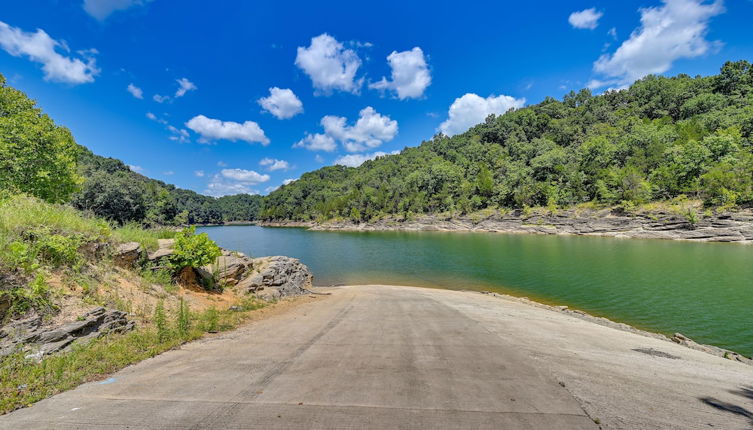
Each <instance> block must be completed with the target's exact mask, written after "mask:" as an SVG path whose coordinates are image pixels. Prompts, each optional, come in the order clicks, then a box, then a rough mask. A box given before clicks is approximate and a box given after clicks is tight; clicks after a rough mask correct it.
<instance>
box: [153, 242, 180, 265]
mask: <svg viewBox="0 0 753 430" xmlns="http://www.w3.org/2000/svg"><path fill="white" fill-rule="evenodd" d="M157 242H158V243H159V248H158V249H157V250H156V251H154V252H152V253H151V254H149V261H157V260H159V259H161V258H164V257H169V256H171V255H173V254H174V253H175V251H174V250H173V247H174V246H175V239H159V240H158V241H157Z"/></svg>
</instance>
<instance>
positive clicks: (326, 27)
mask: <svg viewBox="0 0 753 430" xmlns="http://www.w3.org/2000/svg"><path fill="white" fill-rule="evenodd" d="M751 22H753V1H747V0H734V1H733V0H726V1H722V0H717V1H715V2H711V1H708V0H706V1H703V0H642V1H639V2H636V1H620V2H614V1H569V2H562V1H537V2H515V3H512V2H499V1H495V2H491V1H489V2H465V3H458V2H450V1H432V2H406V1H400V2H392V1H383V2H379V3H378V4H366V3H362V4H359V3H357V2H355V3H354V2H345V1H342V2H336V1H329V2H325V1H320V2H300V3H299V4H292V3H288V2H248V1H232V0H224V1H222V2H208V1H192V0H183V1H181V2H174V1H168V0H151V1H150V0H80V1H73V0H70V1H64V0H22V1H21V0H19V1H14V0H5V1H4V2H3V7H2V10H0V73H3V74H4V75H5V76H6V78H7V79H8V81H9V83H10V84H11V85H13V86H15V87H17V88H20V89H21V90H23V91H25V92H26V93H27V94H29V95H30V96H31V97H32V98H34V99H36V100H37V101H38V102H39V104H40V105H41V107H42V108H43V109H44V110H45V111H46V112H47V113H49V114H50V115H51V116H52V117H53V118H54V119H55V120H56V121H57V122H58V123H59V124H62V125H65V126H67V127H68V128H70V129H71V131H72V132H73V135H74V136H75V138H76V140H77V142H78V143H80V144H82V145H85V146H87V147H89V148H90V149H92V150H93V151H94V152H95V153H97V154H100V155H104V156H111V157H116V158H119V159H121V160H123V161H124V162H126V163H127V164H129V165H131V166H133V167H132V168H133V169H134V170H137V171H140V172H141V173H143V174H145V175H147V176H150V177H154V178H157V179H161V180H163V181H165V182H169V183H174V184H176V185H178V186H180V187H183V188H189V189H193V190H195V191H198V192H201V193H205V194H210V195H223V194H234V193H238V192H258V193H262V194H266V193H267V192H269V190H272V189H274V188H275V187H277V186H279V185H280V184H282V183H283V181H285V180H290V179H295V178H298V177H299V176H300V175H301V174H302V173H303V172H306V171H310V170H314V169H317V168H319V167H321V166H324V165H330V164H334V163H343V164H346V165H357V164H358V163H359V162H361V161H362V160H364V159H366V158H369V157H373V156H375V155H376V154H381V153H391V152H394V151H399V150H401V149H402V148H404V147H406V146H416V145H418V144H420V143H421V141H422V140H426V139H429V138H431V137H432V136H433V135H434V134H435V133H437V132H438V131H443V132H445V133H446V134H454V133H458V132H462V131H464V130H465V129H467V127H468V126H469V125H472V124H473V123H475V122H478V121H479V120H480V119H483V118H484V117H485V116H486V115H487V114H488V113H491V112H496V113H501V112H504V111H506V110H507V109H509V108H510V107H519V106H524V105H526V104H530V103H538V102H540V101H541V100H542V99H543V98H544V97H546V96H554V97H561V96H562V95H564V94H565V93H567V92H568V91H570V90H578V89H580V88H583V87H586V86H590V87H592V88H593V90H594V91H595V92H601V91H604V90H606V89H609V88H620V87H623V86H625V85H628V84H629V83H630V82H632V81H634V80H635V79H638V78H640V77H642V76H644V75H645V74H647V73H660V74H668V75H671V74H676V73H688V74H690V75H696V74H701V75H708V74H714V73H716V72H717V71H718V69H719V67H720V66H721V65H722V63H723V62H724V61H726V60H739V59H746V60H749V61H751V60H753V34H751V31H750V28H751V27H750V26H751ZM273 88H276V89H274V90H271V89H273Z"/></svg>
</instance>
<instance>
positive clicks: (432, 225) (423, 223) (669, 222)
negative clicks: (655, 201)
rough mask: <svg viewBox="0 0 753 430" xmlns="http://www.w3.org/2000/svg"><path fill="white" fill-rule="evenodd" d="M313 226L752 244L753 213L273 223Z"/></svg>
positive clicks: (608, 212) (569, 212)
mask: <svg viewBox="0 0 753 430" xmlns="http://www.w3.org/2000/svg"><path fill="white" fill-rule="evenodd" d="M274 225H288V226H294V225H295V226H302V227H309V228H311V229H312V230H348V231H371V230H401V231H481V232H499V233H535V234H570V235H584V236H613V237H620V238H640V239H674V240H692V241H699V242H741V243H753V211H751V210H741V211H738V212H734V213H718V214H702V213H698V214H697V219H696V220H693V221H692V222H691V219H690V218H689V217H688V216H686V215H683V214H678V213H672V212H668V211H658V212H653V213H623V212H619V211H616V210H613V209H602V210H595V209H588V210H579V209H565V210H561V211H559V212H557V213H533V214H526V213H524V211H521V210H515V211H510V212H507V213H500V212H489V213H488V214H486V215H479V214H470V215H463V216H458V217H450V218H448V217H440V216H437V215H420V216H418V217H416V218H415V219H411V220H403V219H396V218H394V217H392V218H390V217H387V218H384V219H380V220H378V221H375V222H369V223H360V224H355V223H352V222H350V221H331V222H325V223H322V224H317V223H311V222H309V223H293V222H288V223H276V224H274Z"/></svg>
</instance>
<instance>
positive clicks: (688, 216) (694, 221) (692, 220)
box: [685, 209, 698, 228]
mask: <svg viewBox="0 0 753 430" xmlns="http://www.w3.org/2000/svg"><path fill="white" fill-rule="evenodd" d="M685 220H686V221H687V222H688V225H690V228H696V227H697V226H698V213H697V212H696V211H694V210H693V209H688V210H687V212H685Z"/></svg>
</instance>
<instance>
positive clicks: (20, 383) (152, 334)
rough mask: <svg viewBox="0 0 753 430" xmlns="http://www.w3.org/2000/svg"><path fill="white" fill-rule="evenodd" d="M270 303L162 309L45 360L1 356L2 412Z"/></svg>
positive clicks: (232, 322) (230, 323)
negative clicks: (128, 328) (136, 325)
mask: <svg viewBox="0 0 753 430" xmlns="http://www.w3.org/2000/svg"><path fill="white" fill-rule="evenodd" d="M266 305H267V303H266V302H263V301H260V300H254V299H246V300H244V301H242V302H241V303H240V304H239V305H238V306H237V308H236V310H232V311H230V310H221V311H220V310H216V309H214V308H209V309H206V310H204V311H202V312H191V311H190V310H187V309H185V307H183V308H182V309H183V312H181V311H180V310H178V311H176V312H173V313H172V315H169V314H165V313H163V314H162V315H160V311H156V312H155V315H154V317H153V318H152V320H151V321H148V322H146V323H145V324H143V325H142V326H141V327H139V328H138V329H137V330H135V331H133V332H130V333H126V334H118V335H108V336H104V337H102V338H100V339H97V340H94V341H93V342H91V343H89V344H87V345H80V346H76V347H74V348H72V349H71V350H70V351H68V352H65V353H62V354H58V355H53V356H49V357H46V358H44V359H43V360H42V361H40V362H37V361H35V360H32V359H27V358H24V355H23V354H20V353H19V354H15V355H11V356H8V357H5V358H4V359H0V414H4V413H8V412H10V411H13V410H15V409H18V408H21V407H25V406H30V405H31V404H33V403H34V402H37V401H39V400H42V399H45V398H47V397H50V396H52V395H54V394H57V393H59V392H62V391H65V390H68V389H71V388H74V387H76V386H78V385H80V384H82V383H85V382H89V381H95V380H98V379H102V378H103V377H104V376H106V375H108V374H110V373H113V372H115V371H117V370H120V369H122V368H124V367H126V366H128V365H130V364H134V363H138V362H139V361H142V360H144V359H147V358H150V357H154V356H156V355H158V354H161V353H163V352H165V351H167V350H170V349H173V348H176V347H178V346H180V345H182V344H183V343H185V342H188V341H191V340H195V339H199V338H201V337H202V336H204V335H205V334H206V333H213V332H218V331H226V330H231V329H233V328H236V327H238V326H239V325H240V324H241V323H243V322H244V321H246V320H248V319H249V318H250V317H251V315H252V313H253V311H255V310H257V309H260V308H263V307H265V306H266ZM158 309H159V307H158ZM162 312H164V311H162Z"/></svg>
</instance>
